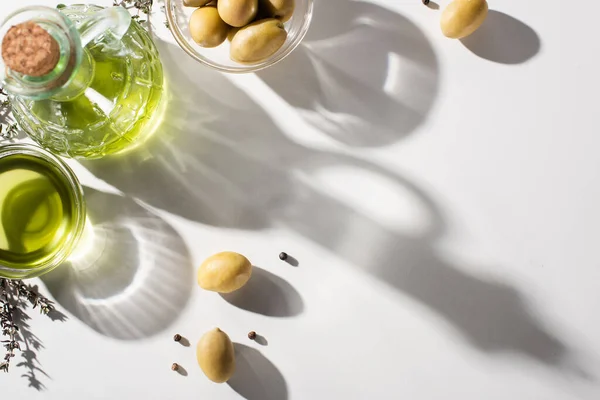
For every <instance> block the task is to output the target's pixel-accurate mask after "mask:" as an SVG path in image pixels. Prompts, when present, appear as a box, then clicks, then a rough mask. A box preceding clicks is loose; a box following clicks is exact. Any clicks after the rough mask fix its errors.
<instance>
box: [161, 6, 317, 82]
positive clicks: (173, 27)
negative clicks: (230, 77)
mask: <svg viewBox="0 0 600 400" xmlns="http://www.w3.org/2000/svg"><path fill="white" fill-rule="evenodd" d="M174 1H177V0H165V13H166V14H167V22H168V23H169V30H170V31H171V33H172V34H173V37H174V38H175V41H176V42H177V44H179V46H180V47H181V48H182V49H183V51H185V52H186V53H187V54H188V55H189V56H190V57H192V58H193V59H194V60H196V61H198V62H199V63H201V64H204V65H206V66H209V67H211V68H213V69H216V70H218V71H221V72H227V73H230V74H248V73H253V72H258V71H261V70H263V69H265V68H268V67H271V66H273V65H275V64H277V63H278V62H280V61H282V60H283V59H284V58H286V57H287V56H288V55H289V54H290V53H291V52H292V51H294V50H295V49H296V47H298V46H299V45H300V43H302V40H303V39H304V37H305V36H306V33H307V32H308V29H309V28H310V23H311V21H312V16H313V7H314V3H313V0H307V2H308V12H307V13H306V16H305V18H304V22H303V24H302V29H301V30H300V31H299V32H298V36H296V37H295V38H294V41H293V42H292V43H291V44H290V45H289V46H288V48H287V49H286V50H285V51H283V52H281V53H279V54H277V55H276V56H275V57H273V58H269V59H268V60H266V61H263V62H261V63H259V64H253V65H242V64H240V66H239V67H227V66H225V65H220V64H218V63H215V62H213V61H211V60H210V59H209V58H207V57H203V56H201V55H199V54H198V53H197V52H196V51H195V50H194V48H193V47H192V46H190V44H189V43H188V42H187V40H186V39H185V38H184V36H183V34H182V33H181V30H180V29H179V27H178V24H177V20H176V17H175V14H174V9H173V7H174V5H173V2H174Z"/></svg>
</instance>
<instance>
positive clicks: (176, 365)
mask: <svg viewBox="0 0 600 400" xmlns="http://www.w3.org/2000/svg"><path fill="white" fill-rule="evenodd" d="M178 369H179V364H177V363H173V365H171V370H172V371H177V370H178Z"/></svg>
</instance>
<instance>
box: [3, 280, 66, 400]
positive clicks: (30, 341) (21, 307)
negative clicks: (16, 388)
mask: <svg viewBox="0 0 600 400" xmlns="http://www.w3.org/2000/svg"><path fill="white" fill-rule="evenodd" d="M25 285H26V286H27V290H29V291H31V292H34V293H39V292H38V288H37V287H36V286H30V285H27V284H25ZM4 300H7V301H8V302H9V303H10V304H11V305H12V306H13V307H14V309H13V310H12V312H13V320H14V323H15V325H16V326H18V329H19V330H18V331H17V334H16V340H17V342H18V344H19V350H18V351H17V352H16V353H15V357H14V358H12V360H9V361H10V363H11V365H14V366H13V367H11V371H12V370H13V368H14V367H16V368H21V369H22V370H24V371H22V374H21V377H22V378H25V379H26V380H27V385H28V387H30V388H32V389H35V390H37V391H38V392H41V391H43V390H45V389H46V385H45V384H44V383H43V382H42V381H43V380H46V379H48V380H50V379H51V377H50V375H48V373H47V372H46V371H45V370H44V369H43V368H42V364H41V362H40V360H39V358H38V354H39V353H40V352H41V351H42V350H43V349H44V345H43V343H42V340H41V339H40V338H39V337H38V336H37V335H35V334H34V333H33V332H32V331H31V327H30V325H29V321H30V320H31V317H30V316H29V313H31V312H33V313H36V314H37V313H38V310H39V308H38V309H35V310H33V309H32V308H31V304H30V301H28V300H26V299H24V298H23V297H20V296H16V293H15V294H8V295H7V297H6V298H5V299H4ZM1 311H2V310H0V312H1ZM47 317H48V318H50V319H51V320H52V321H60V322H65V321H66V320H67V316H66V315H64V314H63V313H61V312H60V311H58V310H56V309H54V310H52V311H51V312H50V313H48V315H47ZM2 328H6V326H4V325H3V326H2ZM3 338H6V336H4V337H3ZM5 345H7V343H4V345H3V346H5ZM6 354H9V353H8V352H7V353H6ZM2 361H5V360H2ZM15 364H16V365H15ZM7 372H8V371H7Z"/></svg>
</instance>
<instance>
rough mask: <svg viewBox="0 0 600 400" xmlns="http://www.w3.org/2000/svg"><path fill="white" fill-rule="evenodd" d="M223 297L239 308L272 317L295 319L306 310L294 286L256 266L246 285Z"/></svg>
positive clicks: (222, 295)
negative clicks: (294, 317)
mask: <svg viewBox="0 0 600 400" xmlns="http://www.w3.org/2000/svg"><path fill="white" fill-rule="evenodd" d="M221 297H222V298H223V299H224V300H225V301H226V302H228V303H229V304H231V305H234V306H236V307H238V308H241V309H243V310H246V311H250V312H253V313H256V314H262V315H267V316H271V317H293V316H296V315H300V314H302V311H303V310H304V302H303V301H302V297H301V296H300V293H298V291H297V290H296V289H294V287H293V286H292V285H290V284H289V283H288V282H287V281H285V280H283V279H282V278H280V277H278V276H276V275H274V274H272V273H270V272H268V271H266V270H264V269H262V268H259V267H256V266H255V267H253V268H252V277H251V278H250V280H249V281H248V283H246V285H244V286H243V287H242V288H241V289H239V290H236V291H235V292H232V293H227V294H221Z"/></svg>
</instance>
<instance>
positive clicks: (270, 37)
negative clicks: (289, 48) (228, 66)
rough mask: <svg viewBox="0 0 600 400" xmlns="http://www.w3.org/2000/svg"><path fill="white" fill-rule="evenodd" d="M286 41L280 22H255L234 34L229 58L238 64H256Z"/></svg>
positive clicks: (265, 20)
mask: <svg viewBox="0 0 600 400" xmlns="http://www.w3.org/2000/svg"><path fill="white" fill-rule="evenodd" d="M221 1H222V0H221ZM286 39H287V32H286V31H285V29H284V27H283V22H281V21H280V20H278V19H274V18H269V19H263V20H261V21H256V22H253V23H251V24H250V25H248V26H245V27H243V28H242V29H240V30H239V31H238V32H237V33H236V34H235V36H234V37H233V40H232V41H231V48H230V57H231V59H232V60H233V61H237V62H239V63H246V64H252V63H257V62H260V61H263V60H265V59H266V58H268V57H270V56H271V55H273V54H274V53H275V52H276V51H277V50H279V49H280V48H281V46H283V44H284V43H285V40H286Z"/></svg>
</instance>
